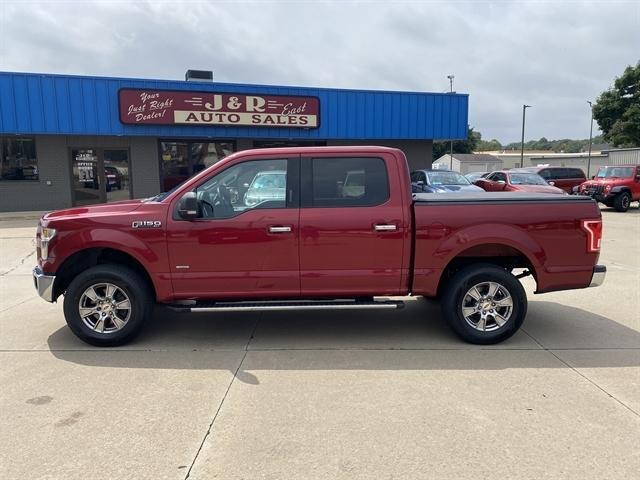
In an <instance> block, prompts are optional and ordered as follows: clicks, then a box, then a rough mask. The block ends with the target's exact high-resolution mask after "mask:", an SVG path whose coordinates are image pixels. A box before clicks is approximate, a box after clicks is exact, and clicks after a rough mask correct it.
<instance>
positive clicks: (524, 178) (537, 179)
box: [511, 173, 547, 185]
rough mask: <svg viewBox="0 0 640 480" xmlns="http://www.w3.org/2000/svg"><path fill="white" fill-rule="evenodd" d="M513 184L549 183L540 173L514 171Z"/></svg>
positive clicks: (512, 175)
mask: <svg viewBox="0 0 640 480" xmlns="http://www.w3.org/2000/svg"><path fill="white" fill-rule="evenodd" d="M511 184H512V185H547V182H545V181H544V178H542V177H541V176H540V175H537V174H535V173H512V174H511Z"/></svg>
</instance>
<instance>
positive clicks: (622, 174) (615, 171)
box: [596, 167, 633, 178]
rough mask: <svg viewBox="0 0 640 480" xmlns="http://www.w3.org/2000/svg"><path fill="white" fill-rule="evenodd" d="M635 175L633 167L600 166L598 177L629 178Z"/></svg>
mask: <svg viewBox="0 0 640 480" xmlns="http://www.w3.org/2000/svg"><path fill="white" fill-rule="evenodd" d="M632 175H633V167H600V169H598V174H597V175H596V178H627V177H631V176H632Z"/></svg>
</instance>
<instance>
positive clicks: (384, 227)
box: [373, 223, 398, 232]
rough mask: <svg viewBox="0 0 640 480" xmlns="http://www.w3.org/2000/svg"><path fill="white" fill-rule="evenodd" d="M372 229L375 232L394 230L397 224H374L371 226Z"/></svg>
mask: <svg viewBox="0 0 640 480" xmlns="http://www.w3.org/2000/svg"><path fill="white" fill-rule="evenodd" d="M373 229H374V230H375V231H376V232H395V231H396V230H397V229H398V226H397V225H394V224H392V223H390V224H384V225H382V224H376V225H374V226H373Z"/></svg>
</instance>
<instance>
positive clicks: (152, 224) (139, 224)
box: [131, 220, 162, 228]
mask: <svg viewBox="0 0 640 480" xmlns="http://www.w3.org/2000/svg"><path fill="white" fill-rule="evenodd" d="M131 226H132V227H133V228H160V227H161V226H162V222H161V221H160V220H137V221H135V222H131Z"/></svg>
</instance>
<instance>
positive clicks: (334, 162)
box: [311, 157, 389, 207]
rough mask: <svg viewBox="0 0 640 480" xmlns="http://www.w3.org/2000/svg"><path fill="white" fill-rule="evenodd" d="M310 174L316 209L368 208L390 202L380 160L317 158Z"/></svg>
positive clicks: (387, 179) (385, 169) (383, 166)
mask: <svg viewBox="0 0 640 480" xmlns="http://www.w3.org/2000/svg"><path fill="white" fill-rule="evenodd" d="M311 172H312V173H311V175H312V182H311V187H312V189H313V192H312V195H311V198H312V205H313V206H314V207H367V206H374V205H380V204H381V203H384V202H386V201H387V200H388V199H389V178H388V175H387V168H386V166H385V163H384V160H382V159H381V158H364V157H363V158H335V157H332V158H314V159H312V160H311Z"/></svg>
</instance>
